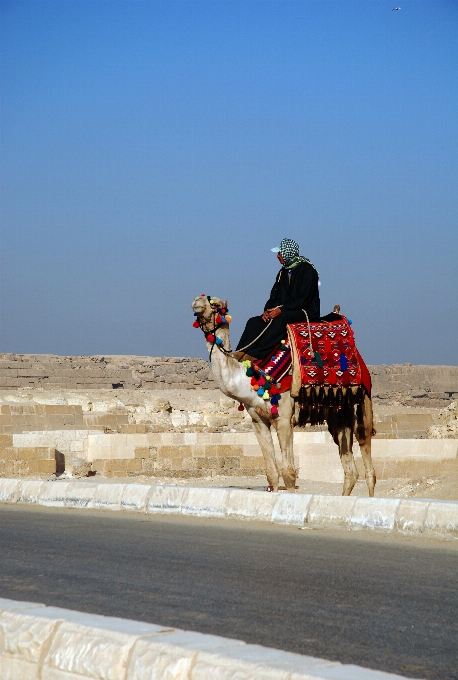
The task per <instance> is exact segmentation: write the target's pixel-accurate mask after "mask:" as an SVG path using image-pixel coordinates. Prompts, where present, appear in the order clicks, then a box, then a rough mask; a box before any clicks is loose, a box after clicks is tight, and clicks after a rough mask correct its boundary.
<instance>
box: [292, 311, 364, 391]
mask: <svg viewBox="0 0 458 680" xmlns="http://www.w3.org/2000/svg"><path fill="white" fill-rule="evenodd" d="M310 332H311V336H312V337H311V343H312V349H313V351H314V354H315V356H312V354H311V352H310V338H309V330H308V324H307V323H293V324H289V325H288V340H289V342H288V344H289V346H290V348H291V358H292V365H293V379H292V386H291V394H292V395H293V396H297V394H298V393H299V390H300V388H301V386H303V387H314V386H321V385H323V386H325V387H347V386H351V385H363V386H364V388H365V389H366V392H367V393H368V394H369V395H370V393H371V376H370V373H369V371H368V369H367V366H366V364H365V363H364V361H363V359H362V357H361V355H360V353H359V352H358V350H357V348H356V345H355V338H354V335H353V331H352V329H351V326H350V324H349V323H348V321H347V319H346V318H345V317H342V319H340V320H339V321H319V322H315V323H311V324H310Z"/></svg>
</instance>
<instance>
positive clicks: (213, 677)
mask: <svg viewBox="0 0 458 680" xmlns="http://www.w3.org/2000/svg"><path fill="white" fill-rule="evenodd" d="M290 677H291V676H290V674H289V673H288V671H285V670H282V669H280V668H269V667H266V666H264V665H263V664H262V663H256V662H251V661H246V660H245V659H235V658H234V659H228V658H227V657H226V655H225V654H224V655H218V654H211V653H208V652H198V654H197V656H196V659H195V661H194V665H193V667H192V671H191V675H190V680H253V678H260V679H262V680H289V679H290Z"/></svg>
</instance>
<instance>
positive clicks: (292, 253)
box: [278, 238, 299, 266]
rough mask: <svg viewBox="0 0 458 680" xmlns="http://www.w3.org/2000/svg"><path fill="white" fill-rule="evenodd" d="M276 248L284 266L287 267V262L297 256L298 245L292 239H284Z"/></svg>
mask: <svg viewBox="0 0 458 680" xmlns="http://www.w3.org/2000/svg"><path fill="white" fill-rule="evenodd" d="M278 247H279V249H280V253H281V256H282V258H283V259H284V261H285V266H288V262H289V261H290V260H292V259H293V258H295V257H297V256H298V255H299V244H298V243H296V241H293V239H292V238H284V239H283V240H282V241H281V243H280V245H279V246H278Z"/></svg>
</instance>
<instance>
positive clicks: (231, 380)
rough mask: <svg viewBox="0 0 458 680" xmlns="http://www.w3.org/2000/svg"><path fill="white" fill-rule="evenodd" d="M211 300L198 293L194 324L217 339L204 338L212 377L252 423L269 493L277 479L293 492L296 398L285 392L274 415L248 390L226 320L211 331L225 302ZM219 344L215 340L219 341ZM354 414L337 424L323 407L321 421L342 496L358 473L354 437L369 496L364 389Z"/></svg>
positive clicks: (369, 420)
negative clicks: (335, 452)
mask: <svg viewBox="0 0 458 680" xmlns="http://www.w3.org/2000/svg"><path fill="white" fill-rule="evenodd" d="M211 300H212V303H213V304H210V301H209V299H208V298H207V297H205V296H200V297H196V298H195V300H194V301H193V303H192V309H193V310H194V312H195V315H196V317H197V321H198V324H199V325H200V328H201V329H202V330H203V331H204V333H212V334H213V336H214V337H215V340H212V342H209V341H208V340H207V337H206V336H205V342H206V345H207V349H208V351H209V354H210V361H211V367H212V371H213V375H214V378H215V381H216V382H217V384H218V386H219V388H220V390H221V391H222V392H223V394H225V395H226V396H228V397H230V398H232V399H234V400H236V401H238V402H240V404H242V405H243V406H244V407H245V409H246V410H247V412H248V414H249V415H250V416H251V419H252V421H253V429H254V432H255V434H256V437H257V440H258V442H259V446H260V447H261V451H262V454H263V456H264V461H265V466H266V476H267V481H268V484H269V487H268V490H269V491H278V487H279V482H280V477H282V478H283V481H284V484H285V487H286V490H287V491H290V492H295V490H296V469H295V465H294V455H293V428H294V425H295V424H296V423H297V422H298V409H299V405H298V400H297V399H295V398H294V397H292V396H291V392H283V393H282V395H281V399H280V401H279V403H278V414H277V415H275V416H274V415H273V414H272V413H271V411H270V405H269V404H268V403H266V401H264V399H262V398H261V397H260V396H258V394H257V393H256V392H255V391H254V390H253V389H252V387H251V384H250V380H249V378H247V376H246V368H245V366H244V365H243V364H241V363H240V362H239V361H238V360H237V359H236V358H235V357H234V356H232V355H231V345H230V332H229V324H228V323H223V324H221V325H219V327H218V328H217V329H216V330H215V327H216V325H217V324H216V322H215V319H216V315H217V310H218V308H226V309H227V302H225V301H223V300H221V299H220V298H217V297H213V298H211ZM217 343H218V344H217ZM352 412H353V417H352V418H351V424H350V425H348V424H347V425H346V426H345V425H343V426H340V427H338V426H337V427H336V426H335V425H332V423H331V424H330V422H328V418H327V413H326V409H325V419H326V421H327V422H328V430H329V432H330V434H331V435H332V437H333V439H334V441H335V443H336V444H337V446H338V448H339V455H340V460H341V463H342V467H343V470H344V475H345V476H344V483H343V490H342V495H343V496H349V495H350V494H351V492H352V490H353V487H354V486H355V484H356V482H357V480H358V476H359V475H358V471H357V469H356V465H355V460H354V458H353V452H352V447H353V435H355V437H356V440H357V441H358V443H359V446H360V450H361V455H362V458H363V462H364V468H365V476H366V484H367V488H368V491H369V496H373V495H374V488H375V483H376V476H375V470H374V466H373V464H372V459H371V439H372V436H373V434H374V433H375V431H374V429H373V416H372V402H371V399H370V397H369V396H368V395H367V394H366V393H365V394H364V401H363V403H362V405H361V407H360V409H359V417H358V418H355V414H354V409H353V408H352ZM272 426H273V427H274V428H275V430H276V432H277V437H278V442H279V445H280V450H281V460H280V461H277V460H276V456H275V450H274V444H273V440H272V433H271V428H272Z"/></svg>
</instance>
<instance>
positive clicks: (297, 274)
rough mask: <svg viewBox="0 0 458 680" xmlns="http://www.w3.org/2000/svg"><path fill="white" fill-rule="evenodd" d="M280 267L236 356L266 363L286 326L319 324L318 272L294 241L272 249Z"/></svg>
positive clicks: (284, 333)
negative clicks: (267, 297)
mask: <svg viewBox="0 0 458 680" xmlns="http://www.w3.org/2000/svg"><path fill="white" fill-rule="evenodd" d="M272 252H274V253H277V258H278V260H279V261H280V264H281V265H282V268H281V269H280V272H279V273H278V276H277V279H276V281H275V284H274V286H273V288H272V291H271V293H270V298H269V299H268V300H267V302H266V304H265V307H264V313H263V314H262V315H261V316H253V317H252V318H251V319H248V321H247V324H246V326H245V330H244V331H243V334H242V337H241V338H240V341H239V344H238V345H237V350H236V352H237V356H241V355H242V354H244V353H246V354H247V355H248V356H250V357H252V358H254V359H265V358H266V357H267V356H269V354H272V352H273V350H274V349H275V348H276V346H277V345H278V344H279V343H280V342H281V341H282V340H284V339H285V337H286V325H287V324H289V323H300V322H304V321H306V316H305V313H304V312H306V313H307V315H308V318H309V321H319V320H320V294H319V289H318V285H319V284H318V272H317V270H316V269H315V267H314V265H313V264H312V263H311V262H310V260H308V259H307V258H306V257H301V256H300V255H299V246H298V244H297V243H296V241H293V240H292V239H290V238H284V239H283V240H282V241H281V243H280V245H279V246H278V247H277V248H272Z"/></svg>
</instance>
